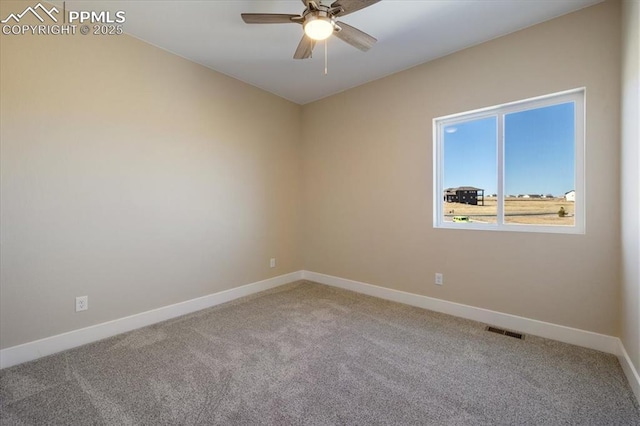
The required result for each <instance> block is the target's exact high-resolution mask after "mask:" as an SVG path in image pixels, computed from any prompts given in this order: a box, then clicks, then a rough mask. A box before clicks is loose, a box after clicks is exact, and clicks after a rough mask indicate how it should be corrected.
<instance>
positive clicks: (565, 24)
mask: <svg viewBox="0 0 640 426" xmlns="http://www.w3.org/2000/svg"><path fill="white" fill-rule="evenodd" d="M619 76H620V5H619V3H618V2H606V3H602V4H599V5H596V6H594V7H590V8H587V9H583V10H581V11H579V12H577V13H573V14H570V15H566V16H562V17H560V18H557V19H555V20H552V21H549V22H547V23H543V24H540V25H536V26H534V27H530V28H528V29H525V30H523V31H520V32H517V33H514V34H511V35H507V36H505V37H502V38H499V39H496V40H493V41H491V42H488V43H484V44H482V45H479V46H476V47H473V48H470V49H467V50H464V51H461V52H458V53H455V54H452V55H450V56H448V57H445V58H442V59H439V60H436V61H433V62H430V63H427V64H424V65H421V66H418V67H415V68H412V69H410V70H407V71H404V72H401V73H398V74H395V75H392V76H389V77H387V78H384V79H381V80H378V81H375V82H372V83H369V84H366V85H364V86H360V87H358V88H355V89H352V90H349V91H347V92H344V93H341V94H338V95H335V96H332V97H330V98H327V99H324V100H321V101H318V102H315V103H312V104H309V105H306V106H304V108H303V127H304V135H305V136H304V139H303V142H304V148H303V177H304V185H305V186H304V188H305V192H304V200H303V215H304V220H305V226H304V241H305V243H304V244H305V260H304V265H305V269H308V270H311V271H316V272H321V273H325V274H330V275H336V276H339V277H344V278H349V279H354V280H359V281H364V282H368V283H371V284H376V285H380V286H383V287H390V288H393V289H397V290H403V291H407V292H411V293H417V294H422V295H428V296H432V297H437V298H441V299H445V300H451V301H455V302H460V303H464V304H469V305H472V306H477V307H482V308H487V309H492V310H497V311H500V312H506V313H511V314H516V315H521V316H524V317H529V318H535V319H539V320H542V321H547V322H551V323H556V324H562V325H566V326H570V327H576V328H580V329H585V330H590V331H594V332H598V333H604V334H608V335H618V333H619V328H620V326H619V312H618V311H619V297H620V295H619V256H620V244H619V235H620V221H619V214H618V206H619V199H620V198H619V180H620V178H619V165H620V161H619V158H620V149H619V143H618V141H619V136H620V125H619V123H620V120H619V108H620V107H619V99H620V78H619ZM582 86H585V87H586V88H587V121H586V122H587V133H586V138H587V141H586V143H587V148H586V150H587V158H586V170H587V176H586V179H587V180H586V182H587V183H586V187H587V194H586V195H587V206H586V208H587V210H586V220H587V232H586V235H559V234H535V233H515V232H509V233H507V232H486V231H457V230H448V229H433V226H432V216H433V213H432V209H433V201H432V200H433V189H432V188H433V182H432V181H433V179H432V176H433V169H432V121H431V120H432V119H433V118H434V117H439V116H443V115H447V114H452V113H457V112H463V111H468V110H472V109H476V108H480V107H485V106H490V105H495V104H499V103H502V102H508V101H514V100H519V99H525V98H528V97H533V96H538V95H544V94H548V93H553V92H557V91H562V90H567V89H572V88H576V87H582ZM435 272H442V273H444V279H445V284H444V286H442V287H436V286H435V285H434V284H433V280H434V273H435Z"/></svg>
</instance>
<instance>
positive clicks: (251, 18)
mask: <svg viewBox="0 0 640 426" xmlns="http://www.w3.org/2000/svg"><path fill="white" fill-rule="evenodd" d="M379 1H380V0H302V3H304V5H305V10H304V11H303V12H302V14H301V15H287V14H275V13H243V14H241V16H242V20H243V21H244V22H246V23H247V24H299V25H302V27H303V30H304V34H303V36H302V40H300V43H299V44H298V48H297V49H296V52H295V54H294V55H293V57H294V59H307V58H310V57H311V54H312V53H313V48H314V47H315V45H316V41H321V40H326V39H328V38H329V37H331V35H335V36H336V37H337V38H339V39H340V40H342V41H344V42H345V43H347V44H350V45H351V46H353V47H355V48H357V49H359V50H362V51H363V52H366V51H367V50H369V49H370V48H371V47H372V46H373V45H374V44H375V43H376V41H377V40H376V39H375V38H374V37H372V36H370V35H369V34H367V33H365V32H363V31H360V30H359V29H357V28H354V27H352V26H350V25H347V24H345V23H344V22H338V21H336V18H338V17H342V16H345V15H348V14H350V13H353V12H356V11H358V10H360V9H364V8H365V7H369V6H372V5H374V4H376V3H378V2H379Z"/></svg>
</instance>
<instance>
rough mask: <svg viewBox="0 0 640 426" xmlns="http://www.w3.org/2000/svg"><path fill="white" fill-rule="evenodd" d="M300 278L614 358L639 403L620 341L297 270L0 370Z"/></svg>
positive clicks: (5, 360)
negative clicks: (519, 332)
mask: <svg viewBox="0 0 640 426" xmlns="http://www.w3.org/2000/svg"><path fill="white" fill-rule="evenodd" d="M300 279H306V280H310V281H315V282H318V283H320V284H325V285H330V286H333V287H339V288H343V289H346V290H351V291H355V292H357V293H362V294H367V295H369V296H374V297H379V298H381V299H386V300H391V301H394V302H399V303H404V304H406V305H411V306H417V307H420V308H424V309H429V310H432V311H436V312H441V313H445V314H449V315H453V316H457V317H461V318H466V319H470V320H474V321H479V322H482V323H486V324H491V325H495V326H498V327H503V328H507V329H511V330H517V331H521V332H523V333H526V334H532V335H535V336H540V337H545V338H548V339H553V340H558V341H561V342H565V343H570V344H574V345H578V346H583V347H586V348H591V349H596V350H599V351H602V352H607V353H611V354H614V355H616V356H618V359H619V360H620V364H621V365H622V369H623V371H624V373H625V375H626V376H627V379H628V381H629V384H630V385H631V388H632V389H633V392H634V394H635V395H636V397H637V398H638V401H640V376H639V375H638V371H637V370H636V368H635V367H634V365H633V363H632V362H631V359H630V358H629V355H628V354H627V351H626V350H625V347H624V345H623V344H622V341H621V340H620V339H619V338H617V337H613V336H607V335H604V334H598V333H593V332H590V331H586V330H580V329H576V328H571V327H565V326H562V325H557V324H551V323H548V322H543V321H538V320H534V319H530V318H524V317H519V316H516V315H511V314H505V313H502V312H496V311H491V310H488V309H483V308H477V307H474V306H469V305H463V304H460V303H455V302H449V301H446V300H442V299H436V298H433V297H427V296H421V295H418V294H413V293H407V292H404V291H399V290H392V289H389V288H385V287H379V286H375V285H372V284H367V283H363V282H359V281H353V280H348V279H345V278H339V277H335V276H331V275H326V274H320V273H317V272H311V271H297V272H292V273H289V274H285V275H280V276H278V277H274V278H269V279H266V280H263V281H258V282H255V283H252V284H247V285H244V286H241V287H237V288H233V289H230V290H225V291H221V292H219V293H214V294H210V295H207V296H203V297H199V298H196V299H192V300H187V301H185V302H180V303H176V304H173V305H169V306H164V307H162V308H158V309H153V310H151V311H147V312H142V313H140V314H136V315H131V316H128V317H125V318H119V319H117V320H113V321H109V322H105V323H102V324H97V325H94V326H90V327H86V328H82V329H79V330H73V331H70V332H67V333H62V334H58V335H56V336H51V337H47V338H44V339H40V340H36V341H33V342H29V343H25V344H22V345H18V346H13V347H11V348H7V349H3V350H0V369H2V368H6V367H11V366H14V365H18V364H21V363H23V362H27V361H32V360H34V359H37V358H41V357H44V356H47V355H51V354H54V353H57V352H61V351H64V350H67V349H71V348H75V347H78V346H81V345H84V344H87V343H91V342H95V341H98V340H102V339H105V338H107V337H111V336H115V335H117V334H120V333H125V332H127V331H131V330H135V329H137V328H141V327H145V326H148V325H151V324H155V323H158V322H161V321H165V320H168V319H172V318H176V317H179V316H181V315H185V314H189V313H192V312H196V311H199V310H202V309H206V308H209V307H212V306H216V305H219V304H222V303H225V302H229V301H232V300H235V299H238V298H240V297H244V296H248V295H250V294H253V293H258V292H260V291H264V290H269V289H271V288H275V287H279V286H281V285H284V284H288V283H290V282H293V281H297V280H300Z"/></svg>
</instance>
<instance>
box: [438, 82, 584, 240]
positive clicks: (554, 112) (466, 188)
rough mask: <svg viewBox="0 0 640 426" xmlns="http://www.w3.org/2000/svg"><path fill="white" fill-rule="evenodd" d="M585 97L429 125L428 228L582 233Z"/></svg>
mask: <svg viewBox="0 0 640 426" xmlns="http://www.w3.org/2000/svg"><path fill="white" fill-rule="evenodd" d="M584 98H585V91H584V89H578V90H571V91H567V92H562V93H557V94H553V95H548V96H543V97H539V98H535V99H528V100H524V101H519V102H513V103H509V104H505V105H499V106H495V107H490V108H484V109H482V110H477V111H471V112H466V113H462V114H455V115H450V116H446V117H440V118H436V119H434V121H433V131H434V226H435V227H437V228H456V229H486V230H503V231H504V230H508V231H530V232H558V233H584V230H585V219H584V205H585V203H584V110H585V107H584Z"/></svg>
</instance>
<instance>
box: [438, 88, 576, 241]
mask: <svg viewBox="0 0 640 426" xmlns="http://www.w3.org/2000/svg"><path fill="white" fill-rule="evenodd" d="M568 102H573V103H574V105H575V107H574V136H575V144H574V161H575V167H574V182H575V188H573V189H574V190H575V192H576V199H575V201H574V214H575V216H574V224H573V226H569V225H534V224H517V223H505V222H504V187H505V174H504V151H505V140H504V126H505V124H504V122H505V119H504V118H505V116H506V115H507V114H512V113H516V112H522V111H527V110H532V109H537V108H543V107H548V106H553V105H558V104H563V103H568ZM489 117H496V126H497V128H496V134H497V140H496V144H497V146H496V151H497V155H496V157H497V158H496V162H497V180H498V181H497V200H498V203H497V212H496V213H497V220H496V222H497V223H495V224H493V223H474V222H467V223H462V222H446V221H444V215H443V213H444V204H445V202H444V199H443V198H444V197H443V195H442V194H444V189H445V188H444V172H445V170H444V149H443V148H444V147H443V143H444V134H445V132H444V129H445V127H447V126H450V125H455V124H461V123H464V122H468V121H473V120H479V119H484V118H489ZM585 126H586V88H584V87H581V88H577V89H572V90H567V91H563V92H557V93H552V94H548V95H544V96H538V97H534V98H529V99H524V100H520V101H515V102H509V103H505V104H500V105H494V106H491V107H486V108H481V109H477V110H473V111H467V112H462V113H457V114H451V115H447V116H442V117H437V118H434V119H433V227H434V228H442V229H471V230H485V231H509V232H539V233H557V234H585V233H586V223H585V206H586V202H585V150H586V139H585V135H586V131H585Z"/></svg>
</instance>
